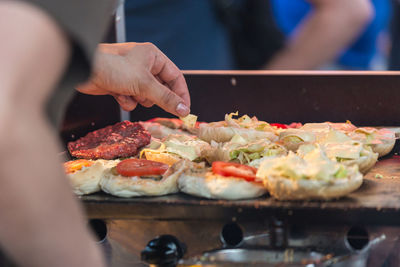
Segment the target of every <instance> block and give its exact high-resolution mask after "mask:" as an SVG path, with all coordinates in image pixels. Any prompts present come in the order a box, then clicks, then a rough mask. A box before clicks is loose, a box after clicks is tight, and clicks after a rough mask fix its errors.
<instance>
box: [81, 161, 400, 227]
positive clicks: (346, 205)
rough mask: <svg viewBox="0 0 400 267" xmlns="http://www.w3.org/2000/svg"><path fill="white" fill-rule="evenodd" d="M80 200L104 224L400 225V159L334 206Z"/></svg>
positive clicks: (383, 165) (179, 198) (176, 197)
mask: <svg viewBox="0 0 400 267" xmlns="http://www.w3.org/2000/svg"><path fill="white" fill-rule="evenodd" d="M81 200H82V201H83V203H84V205H85V207H86V209H87V213H88V216H89V217H92V218H103V219H107V218H113V219H116V218H119V219H135V218H137V219H160V220H175V219H180V220H182V219H187V220H213V219H227V220H232V219H233V220H238V219H252V218H255V219H261V218H263V217H269V216H277V217H288V218H293V219H295V220H297V221H305V222H307V221H312V222H317V221H320V220H322V221H326V222H329V221H330V220H332V219H334V221H335V222H338V221H342V222H344V223H363V224H365V223H369V224H374V223H379V224H381V223H385V224H389V225H391V224H398V223H400V156H398V155H392V156H389V157H386V158H384V159H381V160H379V162H378V163H377V164H376V165H375V166H374V168H373V169H372V170H371V171H370V172H368V174H367V175H366V176H365V179H364V182H363V184H362V186H361V187H360V188H359V189H358V190H357V191H355V192H353V193H351V194H349V195H348V196H347V197H344V198H341V199H338V200H333V201H277V200H274V199H273V198H271V197H270V196H268V195H266V196H263V197H260V198H257V199H249V200H240V201H229V200H209V199H203V198H197V197H192V196H188V195H185V194H183V193H178V194H173V195H169V196H163V197H139V198H118V197H113V196H111V195H107V194H105V193H97V194H92V195H88V196H82V197H81Z"/></svg>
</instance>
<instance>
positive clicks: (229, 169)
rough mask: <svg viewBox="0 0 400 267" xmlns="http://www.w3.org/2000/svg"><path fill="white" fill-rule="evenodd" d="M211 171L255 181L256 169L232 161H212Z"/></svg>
mask: <svg viewBox="0 0 400 267" xmlns="http://www.w3.org/2000/svg"><path fill="white" fill-rule="evenodd" d="M212 171H213V173H215V174H219V175H222V176H226V177H229V176H232V177H237V178H242V179H244V180H246V181H248V182H256V173H257V169H256V168H254V167H251V166H247V165H243V164H239V163H232V162H223V161H214V162H213V163H212Z"/></svg>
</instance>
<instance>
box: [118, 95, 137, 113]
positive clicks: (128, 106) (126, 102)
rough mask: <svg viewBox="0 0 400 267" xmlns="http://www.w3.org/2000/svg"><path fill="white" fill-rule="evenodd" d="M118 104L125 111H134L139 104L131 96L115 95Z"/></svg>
mask: <svg viewBox="0 0 400 267" xmlns="http://www.w3.org/2000/svg"><path fill="white" fill-rule="evenodd" d="M113 97H114V98H115V100H117V102H118V104H119V105H120V106H121V108H122V109H123V110H125V111H132V110H134V109H135V108H136V107H137V104H138V102H137V101H136V100H135V99H133V98H132V97H130V96H126V95H113Z"/></svg>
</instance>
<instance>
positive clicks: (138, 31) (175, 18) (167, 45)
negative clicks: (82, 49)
mask: <svg viewBox="0 0 400 267" xmlns="http://www.w3.org/2000/svg"><path fill="white" fill-rule="evenodd" d="M211 1H212V0H210V1H209V0H126V1H125V20H126V34H127V41H129V42H152V43H154V44H155V45H156V46H157V47H158V48H159V49H160V50H161V51H163V52H164V54H166V55H167V56H168V57H169V58H170V59H171V60H172V61H173V62H174V63H175V64H176V65H177V66H178V67H179V68H180V69H186V70H195V69H204V70H218V69H232V68H233V58H232V52H231V47H230V40H229V36H228V32H227V31H226V29H225V28H224V26H223V25H222V24H221V23H220V22H219V21H218V18H217V16H216V14H215V12H214V9H213V6H212V2H211Z"/></svg>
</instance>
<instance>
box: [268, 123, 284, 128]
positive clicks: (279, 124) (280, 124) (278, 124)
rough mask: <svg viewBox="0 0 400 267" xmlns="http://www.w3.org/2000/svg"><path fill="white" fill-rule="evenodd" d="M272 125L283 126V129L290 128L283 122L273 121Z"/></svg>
mask: <svg viewBox="0 0 400 267" xmlns="http://www.w3.org/2000/svg"><path fill="white" fill-rule="evenodd" d="M270 125H271V126H275V127H278V128H281V129H287V128H288V127H287V125H286V124H282V123H271V124H270Z"/></svg>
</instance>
